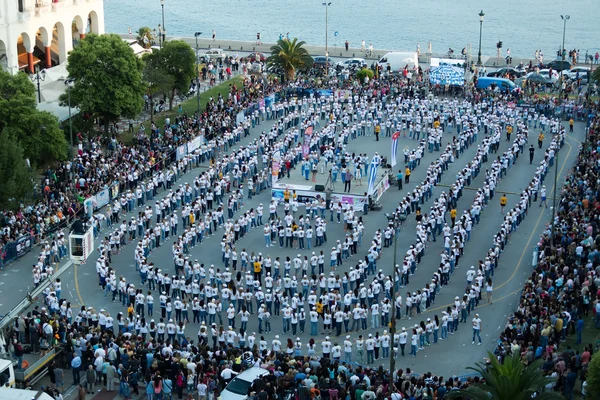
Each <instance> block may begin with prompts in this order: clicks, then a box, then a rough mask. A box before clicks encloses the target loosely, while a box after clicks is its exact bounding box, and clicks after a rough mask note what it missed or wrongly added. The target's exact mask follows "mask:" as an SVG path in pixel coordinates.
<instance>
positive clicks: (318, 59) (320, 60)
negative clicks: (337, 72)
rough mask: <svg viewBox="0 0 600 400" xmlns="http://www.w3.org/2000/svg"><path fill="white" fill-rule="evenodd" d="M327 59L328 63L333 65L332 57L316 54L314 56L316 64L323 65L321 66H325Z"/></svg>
mask: <svg viewBox="0 0 600 400" xmlns="http://www.w3.org/2000/svg"><path fill="white" fill-rule="evenodd" d="M326 59H327V63H328V64H329V66H330V67H331V66H332V65H333V60H332V59H331V57H327V58H326V57H325V56H314V57H313V60H314V61H315V66H321V67H324V66H325V60H326Z"/></svg>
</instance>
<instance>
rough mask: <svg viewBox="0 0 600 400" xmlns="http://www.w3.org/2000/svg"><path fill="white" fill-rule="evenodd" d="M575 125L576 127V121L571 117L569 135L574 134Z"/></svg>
mask: <svg viewBox="0 0 600 400" xmlns="http://www.w3.org/2000/svg"><path fill="white" fill-rule="evenodd" d="M574 125H575V120H574V119H573V117H571V119H569V133H573V126H574Z"/></svg>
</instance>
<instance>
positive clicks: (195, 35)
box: [194, 32, 202, 125]
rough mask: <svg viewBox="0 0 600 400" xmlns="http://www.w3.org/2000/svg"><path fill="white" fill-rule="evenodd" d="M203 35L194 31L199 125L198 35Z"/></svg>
mask: <svg viewBox="0 0 600 400" xmlns="http://www.w3.org/2000/svg"><path fill="white" fill-rule="evenodd" d="M200 35H202V32H196V33H194V37H195V38H196V99H197V100H198V109H197V114H198V125H200V66H199V65H198V36H200Z"/></svg>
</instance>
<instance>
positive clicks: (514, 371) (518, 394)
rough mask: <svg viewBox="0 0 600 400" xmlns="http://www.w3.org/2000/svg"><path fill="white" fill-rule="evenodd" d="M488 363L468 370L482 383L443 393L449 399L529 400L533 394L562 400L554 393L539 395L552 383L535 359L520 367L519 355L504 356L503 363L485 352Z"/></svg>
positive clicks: (538, 397) (540, 399)
mask: <svg viewBox="0 0 600 400" xmlns="http://www.w3.org/2000/svg"><path fill="white" fill-rule="evenodd" d="M488 357H489V359H490V364H488V365H485V364H484V363H477V364H475V367H469V368H468V369H470V370H473V371H476V372H479V373H480V374H481V377H482V378H483V381H482V382H481V383H474V384H470V385H469V387H468V388H466V389H461V390H453V391H450V392H449V393H448V394H447V397H448V398H449V399H467V398H468V399H472V400H492V399H493V400H530V399H531V395H532V394H533V393H534V392H538V393H537V395H536V397H535V399H536V400H554V399H557V400H558V399H560V400H564V397H563V396H562V395H561V394H560V393H557V392H542V390H543V389H544V387H545V386H546V385H547V384H549V383H552V382H553V379H552V378H548V377H545V376H544V375H543V372H542V370H541V369H540V367H541V365H542V363H543V360H537V361H535V362H534V363H533V364H531V365H529V366H525V365H523V363H522V362H521V358H520V357H519V354H518V353H516V354H514V355H513V356H512V357H506V358H505V359H504V364H500V362H498V359H497V358H496V357H495V356H494V355H493V354H492V353H488Z"/></svg>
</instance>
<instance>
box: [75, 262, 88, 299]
mask: <svg viewBox="0 0 600 400" xmlns="http://www.w3.org/2000/svg"><path fill="white" fill-rule="evenodd" d="M78 270H79V264H75V268H74V269H73V273H74V274H75V293H77V297H79V302H80V303H81V304H85V302H84V301H83V297H81V292H80V291H79V279H78V277H77V271H78Z"/></svg>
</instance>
